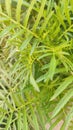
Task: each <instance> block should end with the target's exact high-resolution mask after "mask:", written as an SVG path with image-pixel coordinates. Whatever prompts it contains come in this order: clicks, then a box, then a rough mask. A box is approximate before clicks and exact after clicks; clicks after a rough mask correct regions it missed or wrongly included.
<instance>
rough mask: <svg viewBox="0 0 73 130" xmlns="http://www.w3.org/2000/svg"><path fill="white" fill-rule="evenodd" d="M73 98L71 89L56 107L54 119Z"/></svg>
mask: <svg viewBox="0 0 73 130" xmlns="http://www.w3.org/2000/svg"><path fill="white" fill-rule="evenodd" d="M72 96H73V89H70V90H69V91H68V92H67V93H66V94H65V95H64V96H63V98H61V100H60V101H59V103H58V104H57V106H56V107H55V109H54V111H53V114H52V117H51V118H54V117H55V116H56V115H57V114H58V113H59V112H60V111H61V109H62V108H63V107H64V106H65V105H66V103H67V102H68V101H69V100H70V98H71V97H72Z"/></svg>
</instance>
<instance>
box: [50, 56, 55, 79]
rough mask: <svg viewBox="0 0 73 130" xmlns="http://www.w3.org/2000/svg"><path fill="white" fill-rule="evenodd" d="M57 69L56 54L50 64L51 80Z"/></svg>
mask: <svg viewBox="0 0 73 130" xmlns="http://www.w3.org/2000/svg"><path fill="white" fill-rule="evenodd" d="M55 70H56V58H55V55H53V57H52V58H51V61H50V65H49V78H50V79H51V80H53V77H54V74H55Z"/></svg>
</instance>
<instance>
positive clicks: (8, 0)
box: [5, 0, 11, 17]
mask: <svg viewBox="0 0 73 130" xmlns="http://www.w3.org/2000/svg"><path fill="white" fill-rule="evenodd" d="M5 5H6V11H7V14H8V15H9V16H10V17H11V0H5Z"/></svg>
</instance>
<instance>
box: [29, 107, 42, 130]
mask: <svg viewBox="0 0 73 130" xmlns="http://www.w3.org/2000/svg"><path fill="white" fill-rule="evenodd" d="M31 113H32V119H33V124H34V128H35V130H40V129H39V124H38V121H37V117H36V114H35V112H34V109H33V108H32V106H31Z"/></svg>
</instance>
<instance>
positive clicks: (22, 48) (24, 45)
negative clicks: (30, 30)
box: [20, 35, 33, 50]
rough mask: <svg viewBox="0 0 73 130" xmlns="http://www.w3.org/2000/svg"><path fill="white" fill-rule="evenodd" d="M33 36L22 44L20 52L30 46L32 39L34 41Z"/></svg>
mask: <svg viewBox="0 0 73 130" xmlns="http://www.w3.org/2000/svg"><path fill="white" fill-rule="evenodd" d="M32 37H33V36H32V35H29V37H27V38H26V39H25V40H24V42H23V43H22V45H21V46H20V50H24V49H25V48H26V47H27V45H28V44H29V42H30V41H31V39H32Z"/></svg>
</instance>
